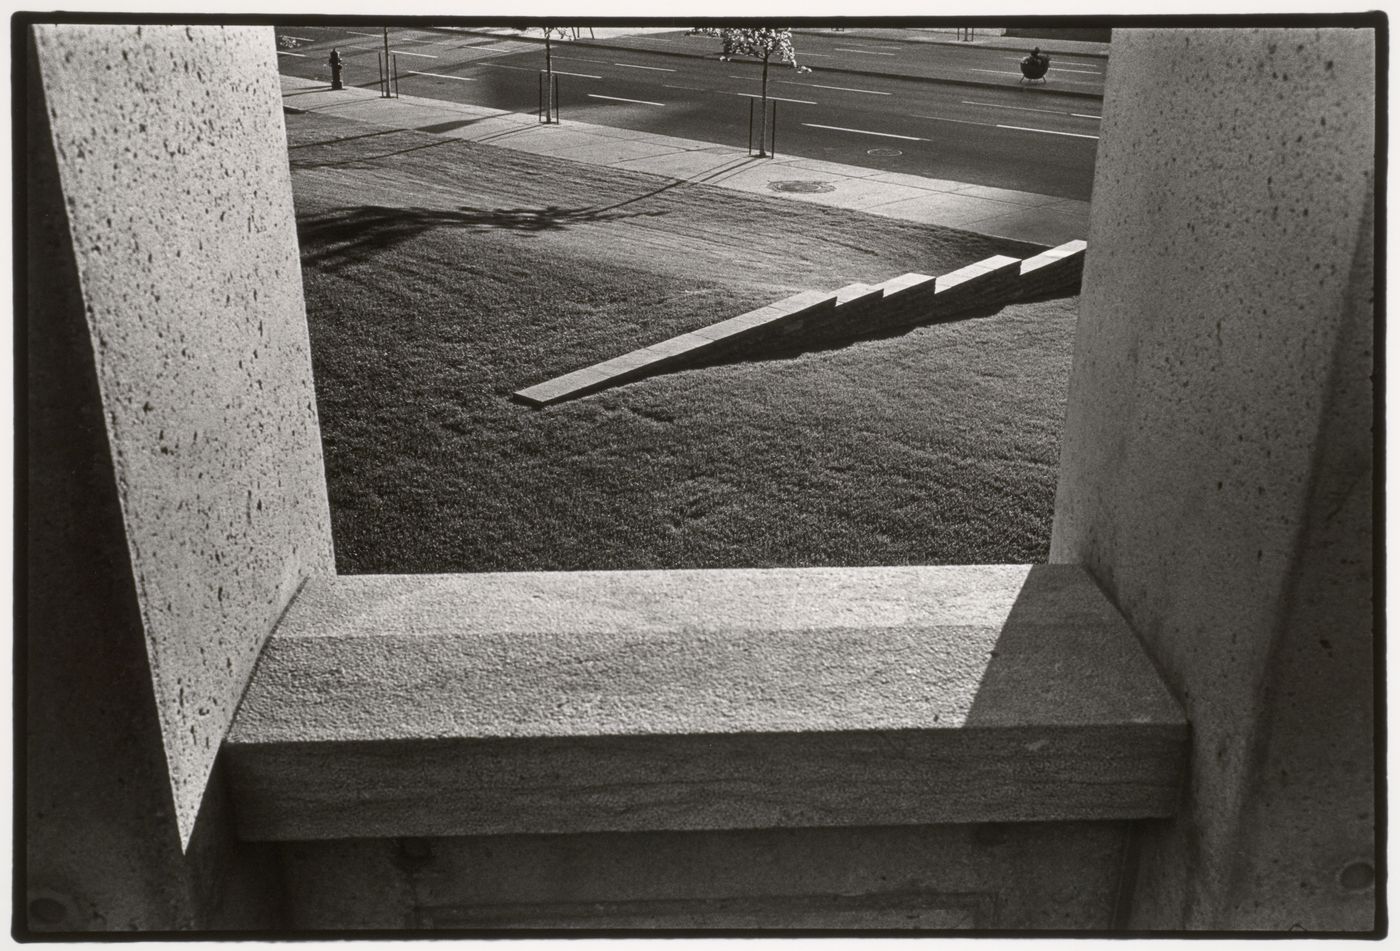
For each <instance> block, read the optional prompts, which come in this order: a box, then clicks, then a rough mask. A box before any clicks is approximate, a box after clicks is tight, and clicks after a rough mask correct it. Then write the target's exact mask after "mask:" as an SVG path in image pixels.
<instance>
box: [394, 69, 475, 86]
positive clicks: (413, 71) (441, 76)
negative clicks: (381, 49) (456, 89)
mask: <svg viewBox="0 0 1400 951" xmlns="http://www.w3.org/2000/svg"><path fill="white" fill-rule="evenodd" d="M408 74H409V75H410V76H431V77H433V78H434V79H456V80H459V81H461V82H464V83H474V82H476V80H475V79H472V78H471V77H470V76H449V75H447V74H446V73H425V72H423V71H422V70H418V69H410V70H409V71H408Z"/></svg>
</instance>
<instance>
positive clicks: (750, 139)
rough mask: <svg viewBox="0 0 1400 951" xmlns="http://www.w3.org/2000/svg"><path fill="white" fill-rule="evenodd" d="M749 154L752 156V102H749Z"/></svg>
mask: <svg viewBox="0 0 1400 951" xmlns="http://www.w3.org/2000/svg"><path fill="white" fill-rule="evenodd" d="M749 154H750V155H752V154H753V100H752V99H750V100H749Z"/></svg>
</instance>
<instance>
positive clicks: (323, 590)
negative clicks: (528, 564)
mask: <svg viewBox="0 0 1400 951" xmlns="http://www.w3.org/2000/svg"><path fill="white" fill-rule="evenodd" d="M1186 739H1187V731H1186V724H1185V721H1184V719H1183V717H1182V714H1181V711H1180V710H1179V708H1178V707H1177V705H1176V703H1175V701H1173V700H1172V698H1171V697H1170V696H1169V694H1168V693H1167V691H1166V690H1165V688H1164V687H1163V686H1162V684H1161V683H1160V682H1159V681H1158V679H1157V676H1156V674H1155V672H1154V671H1153V668H1152V666H1151V664H1150V663H1149V662H1148V660H1147V658H1146V657H1145V656H1143V654H1142V652H1141V651H1140V649H1139V648H1138V644H1137V640H1136V638H1135V637H1134V636H1133V634H1132V633H1131V632H1130V631H1129V630H1128V628H1127V625H1126V624H1125V623H1124V621H1123V620H1122V618H1121V617H1120V616H1119V615H1118V614H1117V612H1116V611H1115V610H1114V608H1113V607H1112V606H1111V605H1110V604H1109V602H1108V601H1107V599H1106V598H1104V596H1103V595H1102V594H1101V593H1100V592H1099V590H1098V588H1097V587H1096V586H1095V585H1094V583H1093V582H1092V580H1090V578H1089V577H1088V575H1087V574H1086V573H1085V572H1083V571H1082V570H1081V569H1079V568H1077V567H1073V566H1064V565H1054V566H1037V567H1029V566H1016V565H993V566H974V567H917V568H845V569H783V570H723V571H668V572H660V571H657V572H652V571H639V572H559V573H510V574H478V575H443V576H380V577H363V576H362V577H355V576H346V577H337V578H332V579H323V580H315V581H312V582H309V583H308V584H307V586H306V588H305V589H304V590H303V592H302V593H301V595H300V596H299V597H298V599H297V601H296V602H295V603H294V604H293V605H292V607H291V609H290V610H289V611H288V613H287V615H286V617H285V618H284V620H283V623H282V624H281V626H280V627H279V629H278V631H277V632H276V633H275V634H274V636H273V638H272V640H271V641H270V643H269V644H268V647H267V649H266V650H265V651H264V653H263V656H262V658H261V660H260V662H259V665H258V668H257V671H256V672H255V675H254V678H253V682H252V685H251V686H250V687H249V690H248V693H247V694H246V696H245V698H244V701H243V704H242V706H241V707H240V709H239V711H238V715H237V718H236V720H235V723H234V725H233V729H232V730H231V732H230V734H229V737H228V740H227V743H226V752H227V754H228V761H229V775H230V780H231V788H232V790H233V795H234V798H235V805H236V812H237V814H238V817H239V824H240V832H241V834H242V835H243V836H244V837H246V838H250V839H320V838H340V837H366V836H396V835H406V836H420V835H469V834H495V833H508V832H530V833H537V832H538V833H542V832H581V831H638V830H664V829H723V828H759V827H781V826H850V825H882V824H885V825H887V824H911V823H935V822H974V821H1033V820H1046V821H1050V820H1075V819H1122V818H1135V817H1143V816H1162V815H1167V814H1169V813H1170V812H1171V811H1172V809H1173V804H1174V803H1175V802H1176V799H1177V794H1178V786H1179V783H1180V781H1181V775H1182V768H1183V764H1184V762H1185V749H1186V747H1185V744H1186Z"/></svg>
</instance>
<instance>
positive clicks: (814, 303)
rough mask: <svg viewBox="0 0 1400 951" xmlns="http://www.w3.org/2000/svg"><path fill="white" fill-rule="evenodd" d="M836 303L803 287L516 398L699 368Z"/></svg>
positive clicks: (541, 400) (533, 399)
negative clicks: (741, 343)
mask: <svg viewBox="0 0 1400 951" xmlns="http://www.w3.org/2000/svg"><path fill="white" fill-rule="evenodd" d="M835 307H836V295H834V294H827V293H823V292H821V291H802V292H801V293H799V294H793V295H792V296H791V297H785V298H783V299H782V300H780V301H776V302H775V303H772V304H767V305H765V306H763V307H760V308H758V309H757V310H752V311H749V312H748V313H745V314H740V315H739V316H738V317H731V318H730V319H728V320H724V321H721V322H719V323H717V324H711V325H710V326H708V327H702V328H700V329H699V330H693V331H691V332H690V333H688V334H682V335H680V336H679V337H672V338H670V339H669V340H664V341H662V342H661V343H659V344H653V345H651V346H649V347H642V348H641V349H638V350H633V351H631V352H630V353H625V354H623V355H622V356H620V357H614V358H613V359H611V360H604V361H603V362H602V363H595V364H593V365H592V366H588V367H584V368H583V369H581V370H574V371H573V372H572V373H566V374H564V375H563V376H557V377H555V378H553V379H551V380H546V381H544V382H543V383H537V384H535V385H534V386H530V387H526V388H525V389H523V390H517V391H516V392H515V393H513V394H512V398H514V399H515V400H517V401H519V402H522V403H526V404H528V405H531V406H547V405H549V404H551V403H559V402H562V401H563V400H567V399H573V398H575V397H578V396H585V395H587V394H589V393H594V392H597V391H598V390H601V389H606V388H607V387H611V386H617V385H619V384H621V383H628V382H631V381H633V380H638V379H641V378H642V377H646V376H651V375H652V374H655V373H660V372H662V371H665V370H675V369H680V368H682V367H686V366H693V365H695V364H696V363H699V362H700V361H702V360H705V359H715V358H717V357H721V356H724V355H728V354H730V353H732V352H734V349H735V348H734V347H733V344H734V343H735V342H736V340H737V339H739V338H740V337H742V339H743V341H744V343H745V344H746V345H750V344H753V343H755V342H760V341H768V340H771V339H774V338H775V337H780V336H782V335H786V334H792V333H795V332H797V331H799V330H801V329H803V327H805V326H806V325H807V323H808V322H812V321H819V320H822V319H824V318H826V317H828V316H829V315H830V314H831V312H832V311H833V310H834V309H835Z"/></svg>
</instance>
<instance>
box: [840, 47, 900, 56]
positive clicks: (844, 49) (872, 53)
mask: <svg viewBox="0 0 1400 951" xmlns="http://www.w3.org/2000/svg"><path fill="white" fill-rule="evenodd" d="M832 49H833V50H835V51H836V52H838V53H864V54H865V55H866V56H893V55H895V54H893V53H881V52H879V51H878V50H858V49H855V48H853V47H850V46H833V47H832Z"/></svg>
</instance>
